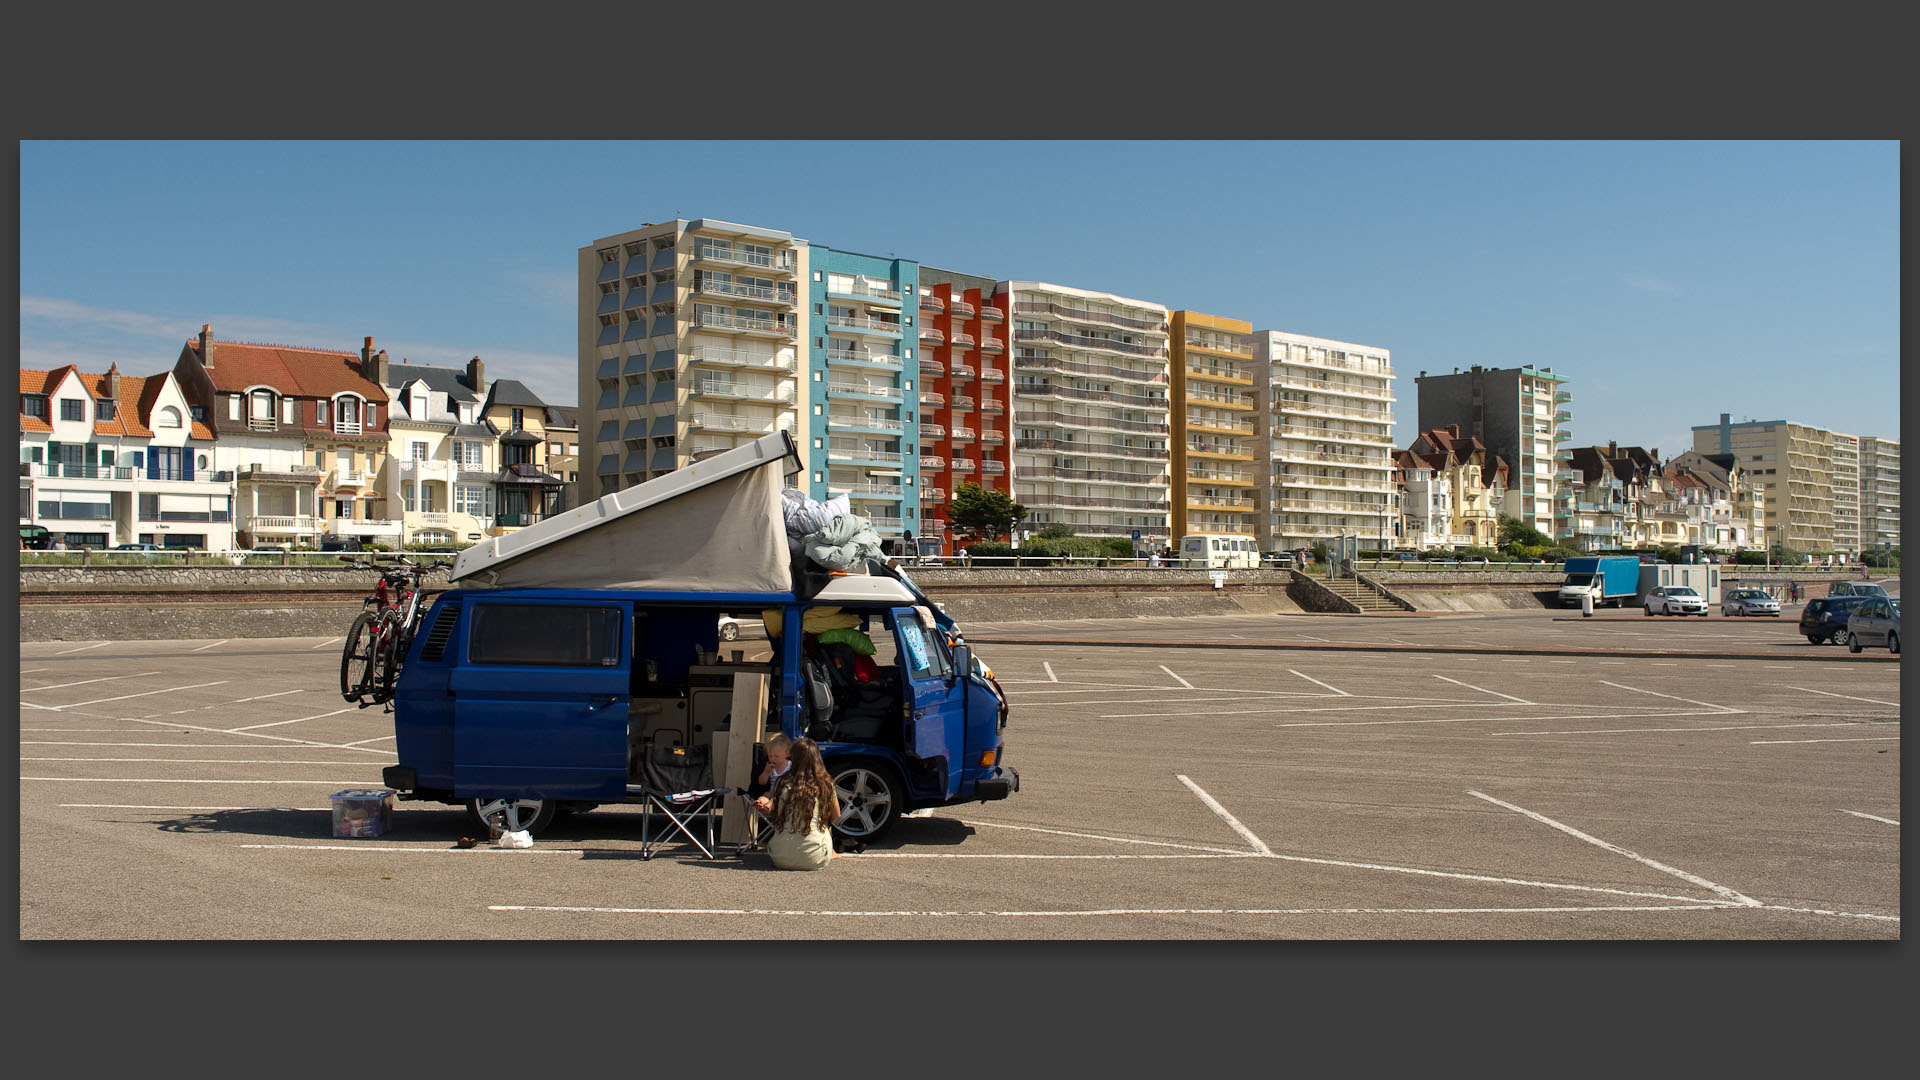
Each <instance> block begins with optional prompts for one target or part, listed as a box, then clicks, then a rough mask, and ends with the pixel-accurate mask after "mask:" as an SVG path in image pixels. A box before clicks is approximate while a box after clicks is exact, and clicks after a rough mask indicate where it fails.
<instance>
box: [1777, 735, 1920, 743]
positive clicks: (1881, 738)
mask: <svg viewBox="0 0 1920 1080" xmlns="http://www.w3.org/2000/svg"><path fill="white" fill-rule="evenodd" d="M1899 741H1900V736H1898V735H1879V736H1875V737H1873V738H1871V739H1753V740H1750V741H1749V743H1748V745H1749V746H1788V745H1793V744H1798V743H1819V742H1899Z"/></svg>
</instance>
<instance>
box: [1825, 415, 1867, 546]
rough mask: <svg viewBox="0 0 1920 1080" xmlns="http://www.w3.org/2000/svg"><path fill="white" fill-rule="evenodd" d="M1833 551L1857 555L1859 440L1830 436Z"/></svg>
mask: <svg viewBox="0 0 1920 1080" xmlns="http://www.w3.org/2000/svg"><path fill="white" fill-rule="evenodd" d="M1830 466H1831V468H1832V470H1833V551H1834V552H1835V553H1836V554H1841V555H1846V556H1849V557H1851V556H1855V555H1858V554H1860V437H1859V436H1858V435H1848V434H1845V433H1843V432H1838V431H1836V432H1834V433H1833V457H1832V458H1831V459H1830Z"/></svg>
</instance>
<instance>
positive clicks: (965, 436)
mask: <svg viewBox="0 0 1920 1080" xmlns="http://www.w3.org/2000/svg"><path fill="white" fill-rule="evenodd" d="M952 438H953V441H954V442H972V441H973V438H974V431H973V429H972V428H964V427H957V428H954V429H953V435H952Z"/></svg>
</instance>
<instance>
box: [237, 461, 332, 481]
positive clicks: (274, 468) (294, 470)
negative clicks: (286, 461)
mask: <svg viewBox="0 0 1920 1080" xmlns="http://www.w3.org/2000/svg"><path fill="white" fill-rule="evenodd" d="M326 475H327V474H326V473H324V472H322V471H320V468H319V467H318V466H316V465H248V466H246V467H245V468H242V469H241V470H240V475H239V479H241V480H250V481H253V482H255V483H261V482H268V483H272V482H279V483H293V484H318V483H319V482H320V481H322V480H324V479H326Z"/></svg>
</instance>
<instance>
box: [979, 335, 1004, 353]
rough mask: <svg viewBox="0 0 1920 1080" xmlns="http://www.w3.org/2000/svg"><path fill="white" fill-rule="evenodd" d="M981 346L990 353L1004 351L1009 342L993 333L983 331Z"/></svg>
mask: <svg viewBox="0 0 1920 1080" xmlns="http://www.w3.org/2000/svg"><path fill="white" fill-rule="evenodd" d="M980 348H982V349H984V350H986V351H987V352H990V353H1003V352H1006V351H1007V343H1006V342H1004V341H1001V340H1000V339H999V338H997V337H994V336H993V335H992V334H985V333H983V334H981V335H980Z"/></svg>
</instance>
